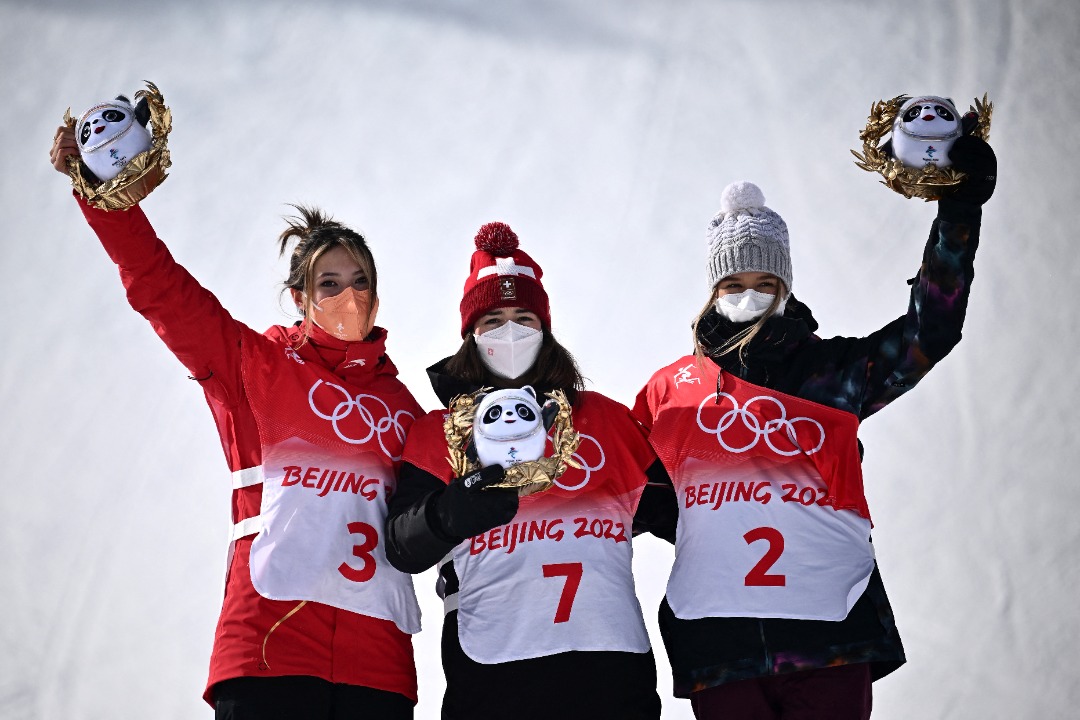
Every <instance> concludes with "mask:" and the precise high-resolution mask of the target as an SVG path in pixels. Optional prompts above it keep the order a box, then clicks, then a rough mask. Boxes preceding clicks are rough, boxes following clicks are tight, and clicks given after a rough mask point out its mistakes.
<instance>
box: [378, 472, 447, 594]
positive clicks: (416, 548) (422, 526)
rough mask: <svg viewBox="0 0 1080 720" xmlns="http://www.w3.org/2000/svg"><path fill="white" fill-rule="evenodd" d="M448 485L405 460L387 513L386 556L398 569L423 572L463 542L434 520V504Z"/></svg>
mask: <svg viewBox="0 0 1080 720" xmlns="http://www.w3.org/2000/svg"><path fill="white" fill-rule="evenodd" d="M445 489H446V484H445V483H444V482H443V481H442V480H440V479H439V478H438V477H436V476H434V475H432V474H431V473H429V472H426V471H424V470H421V469H420V468H418V467H416V466H415V465H412V464H410V463H407V462H406V463H402V466H401V472H400V473H399V474H398V484H397V488H396V489H395V491H394V494H393V496H391V498H390V503H389V510H388V513H387V516H386V558H387V560H389V561H390V564H391V565H393V566H394V567H395V568H397V569H398V570H400V571H402V572H406V573H410V574H416V573H420V572H423V571H424V570H427V569H428V568H430V567H433V566H434V565H435V563H437V562H439V560H441V559H442V558H443V557H444V556H445V555H446V554H447V553H448V552H450V550H452V549H453V548H454V546H455V545H457V544H458V543H459V542H461V541H460V539H454V538H449V537H446V536H445V535H444V534H443V533H442V532H440V531H439V530H438V529H437V523H436V522H433V521H434V514H433V510H432V509H431V505H432V503H433V502H434V501H435V500H437V499H438V497H439V495H441V494H442V493H443V491H445Z"/></svg>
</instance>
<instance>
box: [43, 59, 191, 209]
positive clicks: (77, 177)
mask: <svg viewBox="0 0 1080 720" xmlns="http://www.w3.org/2000/svg"><path fill="white" fill-rule="evenodd" d="M145 82H146V87H147V89H146V90H139V91H138V92H136V93H135V102H138V101H139V100H140V99H141V98H144V97H145V98H146V104H147V107H148V108H149V109H150V126H151V127H150V136H151V143H150V149H149V150H147V151H145V152H141V153H139V154H138V155H136V156H135V157H133V158H132V159H131V161H130V162H128V164H127V165H125V166H124V168H123V170H121V171H120V174H119V175H117V176H116V177H114V178H113V179H112V180H108V181H106V182H103V183H102V182H100V181H97V180H96V179H95V178H93V175H92V174H91V175H90V177H87V175H85V174H84V173H89V169H88V168H86V166H85V165H83V163H82V160H80V159H79V156H78V155H69V156H68V159H67V169H68V175H69V176H70V177H71V184H72V186H73V187H74V188H75V192H77V193H78V194H79V195H80V196H82V197H83V198H84V199H85V200H86V201H87V202H88V203H90V204H91V205H93V206H94V207H96V208H100V209H101V210H126V209H128V208H129V207H131V206H132V205H136V204H138V203H139V202H140V201H142V199H143V198H145V197H146V196H147V195H149V194H150V192H151V191H152V190H153V189H154V188H156V187H157V186H158V185H160V184H161V183H162V182H164V181H165V178H167V177H168V175H167V174H166V173H165V170H166V169H167V168H169V167H170V166H171V165H172V158H171V156H170V155H169V146H168V140H169V132H171V131H172V111H171V110H169V108H167V107H165V99H164V98H163V97H162V96H161V91H159V90H158V89H157V86H156V85H154V83H152V82H150V81H149V80H147V81H145ZM64 124H65V125H67V126H68V127H70V128H74V127H75V118H73V117H71V108H68V109H67V111H66V112H65V113H64ZM95 182H97V183H99V184H95Z"/></svg>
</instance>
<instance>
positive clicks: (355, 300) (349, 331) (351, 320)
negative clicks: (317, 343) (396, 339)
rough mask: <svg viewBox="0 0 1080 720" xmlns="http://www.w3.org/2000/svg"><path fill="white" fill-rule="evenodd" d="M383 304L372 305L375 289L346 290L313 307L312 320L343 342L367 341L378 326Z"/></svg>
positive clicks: (313, 304)
mask: <svg viewBox="0 0 1080 720" xmlns="http://www.w3.org/2000/svg"><path fill="white" fill-rule="evenodd" d="M378 312H379V301H378V300H376V301H375V305H374V307H373V306H372V304H371V290H356V289H354V288H346V289H345V290H342V291H341V292H340V293H338V294H337V295H335V296H334V297H328V298H325V299H323V301H322V302H320V303H318V304H315V303H312V304H311V314H312V317H311V319H312V321H313V322H314V323H315V324H316V325H318V326H319V327H321V328H322V329H323V330H325V331H326V332H328V333H330V334H331V335H333V336H334V337H336V338H337V339H339V340H344V341H346V342H357V341H360V340H363V339H364V338H366V337H367V336H368V334H369V333H370V332H371V329H372V328H373V327H375V315H376V314H377V313H378Z"/></svg>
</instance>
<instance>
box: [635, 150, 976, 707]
mask: <svg viewBox="0 0 1080 720" xmlns="http://www.w3.org/2000/svg"><path fill="white" fill-rule="evenodd" d="M951 159H952V161H953V164H954V166H955V167H956V168H957V169H960V170H962V171H964V172H966V173H967V174H968V179H967V180H966V182H965V183H963V184H962V185H960V186H959V187H958V188H957V189H956V191H955V192H954V193H953V194H952V195H950V196H949V197H947V198H945V199H942V200H940V201H939V202H938V216H937V220H936V221H935V222H934V225H933V227H932V229H931V232H930V237H929V240H928V242H927V244H926V248H925V251H924V253H923V261H922V267H921V268H920V270H919V272H918V274H917V275H916V277H915V279H914V280H913V281H912V288H911V300H910V304H909V307H908V311H907V313H906V314H905V315H902V316H901V317H899V318H897V319H896V320H894V321H892V322H890V323H889V324H888V325H886V326H885V327H883V328H881V329H880V330H878V331H877V332H874V333H872V334H871V335H869V336H867V337H863V338H840V337H837V338H831V339H824V340H823V339H821V338H819V337H818V336H817V335H815V334H814V332H815V330H816V329H817V323H816V322H815V321H814V318H813V316H812V315H811V313H810V310H809V308H807V307H806V306H805V305H803V304H802V303H800V302H799V301H798V300H797V299H796V298H795V297H794V296H793V295H792V294H791V285H792V272H791V259H790V254H789V250H788V236H787V227H786V225H785V224H784V221H783V220H782V219H781V218H780V216H779V215H777V214H776V213H775V212H773V211H772V210H770V209H769V208H767V207H765V206H764V197H763V195H762V194H761V191H760V190H759V189H758V188H757V187H756V186H754V185H752V184H751V183H735V184H733V185H731V186H729V187H728V188H727V189H725V191H724V196H723V200H722V210H721V212H720V213H719V214H717V215H716V217H715V218H714V219H713V221H712V223H711V225H710V228H709V259H708V275H709V291H710V296H709V302H708V303H707V305H706V306H705V308H704V309H703V311H702V312H701V314H700V315H699V317H698V318H697V320H696V321H695V323H694V343H695V353H694V355H688V356H686V357H683V358H681V359H679V360H678V361H676V362H675V363H672V364H671V365H669V366H667V367H665V368H663V369H661V370H659V371H658V372H657V373H655V374H654V375H653V377H652V378H651V379H650V381H649V383H648V384H647V385H646V387H645V388H644V389H643V390H642V391H641V393H640V394H639V396H638V399H637V402H636V404H635V414H636V415H637V416H638V417H639V418H640V419H641V420H642V422H643V423H644V424H646V425H647V426H648V427H650V428H651V435H650V440H651V442H652V444H653V447H654V448H655V449H656V451H657V454H658V455H659V457H660V459H661V460H662V461H663V463H664V465H665V466H666V468H667V470H668V472H669V473H670V475H671V477H672V479H673V483H674V492H673V493H671V496H670V497H669V504H674V503H675V502H677V503H678V512H679V515H678V536H677V542H676V557H675V563H674V566H673V568H672V575H671V579H670V580H669V583H668V588H667V594H666V597H665V599H664V601H663V603H662V604H661V608H660V629H661V632H662V634H663V637H664V643H665V645H666V647H667V651H668V655H669V658H670V660H671V667H672V672H673V674H674V681H675V694H676V696H679V697H689V698H690V699H691V703H692V706H693V708H694V712H695V715H696V717H698V718H721V717H722V718H725V719H730V718H754V719H755V720H756V719H765V718H785V719H788V718H795V717H798V718H810V717H813V718H825V717H827V718H830V719H832V720H846V719H847V718H852V719H855V718H860V719H861V718H867V717H869V715H870V710H871V682H873V681H874V680H876V679H878V678H880V677H883V676H884V675H886V674H888V673H890V672H892V671H893V670H895V669H896V668H897V667H899V666H900V665H901V664H903V662H904V650H903V647H902V645H901V643H900V636H899V634H898V633H897V630H896V625H895V623H894V621H893V613H892V609H891V608H890V606H889V601H888V598H887V596H886V594H885V589H884V586H883V585H882V581H881V576H880V574H879V572H878V568H877V563H876V561H875V558H874V551H873V546H872V544H871V541H870V515H869V511H868V509H867V507H866V501H865V497H864V495H863V488H862V475H861V469H860V459H861V449H860V447H859V444H858V440H857V437H856V433H857V429H858V423H859V422H860V421H862V420H863V419H865V418H867V417H869V416H870V415H872V414H873V413H875V412H877V411H878V410H880V409H881V408H882V407H884V406H885V405H887V404H888V403H890V402H892V401H893V400H895V399H896V398H898V397H899V396H900V395H902V394H904V393H905V392H907V391H908V390H910V389H911V388H912V387H913V386H914V385H915V384H916V383H917V382H918V381H919V380H920V379H921V378H922V377H923V376H924V375H925V374H926V373H927V372H928V371H929V370H930V368H931V367H933V366H934V364H936V363H937V362H938V361H939V360H941V359H942V358H943V357H944V356H945V355H946V354H948V352H949V351H950V350H951V349H952V348H953V347H954V346H955V345H956V343H957V342H958V341H959V340H960V334H961V327H962V325H963V320H964V314H965V311H966V307H967V299H968V293H969V290H970V286H971V281H972V277H973V275H974V271H973V259H974V256H975V251H976V248H977V247H978V241H979V224H980V218H981V205H982V204H983V203H984V202H986V200H988V199H989V197H990V195H991V194H992V192H993V188H994V178H995V173H996V160H995V158H994V154H993V151H992V150H991V149H990V147H989V146H988V145H986V143H984V142H983V141H982V140H979V139H976V138H973V137H965V138H961V139H958V140H957V141H956V143H955V145H954V147H953V150H952V153H951Z"/></svg>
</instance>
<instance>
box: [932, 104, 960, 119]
mask: <svg viewBox="0 0 1080 720" xmlns="http://www.w3.org/2000/svg"><path fill="white" fill-rule="evenodd" d="M934 112H936V113H937V116H938V117H939V118H941V119H942V120H950V121H951V120H955V119H956V116H955V115H953V114H952V113H951V112H949V108H947V107H942V106H940V105H935V106H934Z"/></svg>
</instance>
